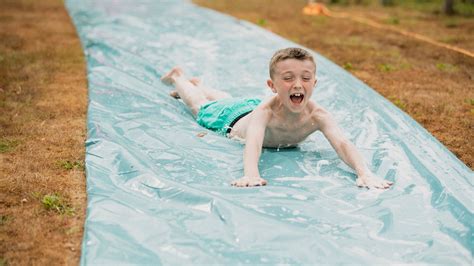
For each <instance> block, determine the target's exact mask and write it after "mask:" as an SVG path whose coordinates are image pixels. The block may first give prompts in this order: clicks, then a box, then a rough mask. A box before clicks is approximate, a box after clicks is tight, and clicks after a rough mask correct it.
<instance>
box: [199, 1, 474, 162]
mask: <svg viewBox="0 0 474 266" xmlns="http://www.w3.org/2000/svg"><path fill="white" fill-rule="evenodd" d="M194 2H195V3H197V4H199V5H202V6H205V7H208V8H212V9H215V10H218V11H220V12H223V13H228V14H230V15H232V16H234V17H237V18H240V19H244V20H247V21H250V22H252V23H255V24H257V25H260V26H261V27H263V28H266V29H267V30H270V31H273V32H275V33H277V34H279V35H281V36H284V37H285V38H287V39H290V40H293V41H295V42H297V43H299V44H302V45H304V46H306V47H309V48H311V49H313V50H315V51H317V52H318V53H320V54H322V55H323V56H325V57H327V58H329V59H330V60H332V61H333V62H335V63H336V64H338V65H340V66H342V67H344V68H345V69H346V70H348V71H350V72H351V73H352V74H354V75H355V76H356V77H358V78H359V79H361V80H363V81H364V82H365V83H367V84H368V85H369V86H370V87H372V88H374V89H375V90H376V91H378V92H379V93H380V94H382V95H383V96H384V97H385V98H387V99H389V100H391V101H392V102H393V103H394V104H395V105H397V106H398V107H399V108H400V109H402V110H403V111H405V112H406V113H408V114H409V115H410V116H411V117H413V118H414V119H415V120H416V121H418V122H419V123H420V124H421V125H422V126H423V127H425V128H426V129H427V130H428V131H429V132H430V133H431V134H432V135H434V136H435V137H436V138H437V139H438V140H440V141H441V142H442V143H443V144H444V145H445V146H446V147H447V148H448V149H449V150H451V151H452V152H453V153H454V154H455V155H456V156H457V157H458V158H459V159H461V160H462V161H463V162H464V163H465V164H466V165H468V166H469V167H470V168H471V169H473V168H474V155H473V152H472V147H474V58H472V57H469V56H466V55H464V54H461V53H458V52H454V51H451V50H448V49H445V48H442V47H438V46H435V45H433V44H430V43H426V42H423V41H419V40H416V39H413V38H410V37H407V36H404V35H402V34H399V33H397V32H393V31H387V30H383V29H378V28H375V27H372V26H369V25H366V24H363V23H359V22H355V21H354V20H351V19H342V18H339V19H338V18H330V17H325V16H306V15H303V14H302V9H303V7H304V6H305V5H306V3H307V1H304V0H300V1H297V0H294V1H284V0H268V1H260V0H220V1H213V0H195V1H194ZM364 2H366V3H367V2H370V1H364ZM372 2H375V1H372ZM329 9H330V10H331V11H333V12H344V13H348V14H350V15H351V16H358V17H362V18H366V19H371V20H373V21H374V22H376V23H379V24H384V25H387V26H390V27H397V28H400V29H403V30H407V31H410V32H414V33H417V34H422V35H423V36H426V37H429V38H431V39H433V40H435V41H438V42H442V43H446V44H449V45H454V46H457V47H460V48H462V49H466V50H468V51H470V52H471V53H472V52H474V34H473V33H474V20H473V19H472V18H471V17H466V16H451V17H448V16H442V15H439V14H434V13H432V12H427V11H415V10H411V9H407V8H406V7H390V8H385V7H381V6H378V5H376V4H371V5H368V6H367V5H365V6H364V5H330V6H329Z"/></svg>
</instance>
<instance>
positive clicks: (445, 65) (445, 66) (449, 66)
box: [436, 63, 458, 72]
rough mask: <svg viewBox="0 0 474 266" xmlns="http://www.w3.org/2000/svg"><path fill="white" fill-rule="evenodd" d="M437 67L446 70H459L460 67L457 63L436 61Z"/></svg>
mask: <svg viewBox="0 0 474 266" xmlns="http://www.w3.org/2000/svg"><path fill="white" fill-rule="evenodd" d="M436 68H437V69H439V70H441V71H446V72H455V71H457V70H458V68H457V67H456V66H455V65H452V64H449V63H436Z"/></svg>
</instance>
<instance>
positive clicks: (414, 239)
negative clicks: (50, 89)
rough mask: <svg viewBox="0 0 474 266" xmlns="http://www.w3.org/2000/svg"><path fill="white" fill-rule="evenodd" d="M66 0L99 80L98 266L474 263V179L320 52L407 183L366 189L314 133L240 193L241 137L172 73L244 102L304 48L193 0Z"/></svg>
mask: <svg viewBox="0 0 474 266" xmlns="http://www.w3.org/2000/svg"><path fill="white" fill-rule="evenodd" d="M66 5H67V8H68V10H69V13H70V15H71V17H72V18H73V21H74V23H75V25H76V27H77V30H78V34H79V35H80V38H81V41H82V45H83V48H84V52H85V55H86V57H87V65H88V80H89V108H88V121H87V124H88V136H87V141H86V168H87V193H88V207H87V217H86V223H85V233H84V239H83V246H82V257H81V263H82V264H83V265H88V264H111V265H113V264H122V263H132V264H145V263H146V264H165V265H169V264H171V265H183V264H190V263H200V264H209V263H220V264H245V263H250V264H314V263H331V264H338V263H342V264H344V263H346V264H347V263H350V264H363V265H365V264H385V263H438V264H446V265H448V264H451V265H452V264H458V265H459V264H461V265H470V264H472V261H473V260H472V258H473V246H474V241H473V239H474V236H473V217H474V216H473V208H474V206H473V205H474V204H473V199H472V195H474V193H473V192H474V188H473V172H472V171H471V170H470V169H469V168H467V167H466V166H465V165H464V164H463V163H462V162H460V161H459V160H458V159H457V158H456V157H455V156H454V155H453V154H452V153H450V152H449V151H448V150H447V149H446V148H445V147H444V146H442V145H441V144H440V143H439V142H438V141H437V140H435V139H434V138H433V137H432V136H431V135H430V134H429V133H427V131H426V130H424V129H423V128H422V127H421V126H420V125H418V124H417V123H416V122H415V121H414V120H412V119H411V118H409V117H408V116H407V115H406V114H405V113H403V112H401V111H400V110H398V109H397V108H396V107H395V106H393V105H392V104H391V103H390V102H388V101H387V100H385V99H384V98H383V97H381V96H380V95H379V94H377V93H376V92H374V91H373V90H372V89H371V88H369V87H368V86H367V85H365V84H364V83H362V82H361V81H359V80H358V79H356V78H355V77H353V76H351V75H350V74H349V73H347V72H346V71H344V70H343V69H341V68H340V67H338V66H337V65H335V64H334V63H332V62H330V61H329V60H328V59H326V58H324V57H322V56H320V55H318V54H317V53H314V55H315V56H316V59H317V63H318V70H317V75H318V78H319V83H318V86H317V89H316V90H315V93H314V95H313V98H314V100H316V101H317V102H318V103H320V104H321V105H323V106H324V107H325V108H327V109H328V110H330V111H331V112H332V113H333V115H334V116H335V117H336V119H337V121H338V123H339V125H340V126H341V127H342V128H343V130H344V131H345V133H346V135H347V136H348V137H349V139H350V140H352V141H353V142H354V143H355V145H356V146H357V147H358V149H359V150H360V151H361V153H362V154H363V156H364V157H365V159H366V161H367V162H368V163H369V165H370V168H371V169H372V170H373V171H374V172H375V173H376V174H377V175H378V176H380V177H382V178H385V179H388V180H391V181H394V182H395V184H394V186H393V187H392V188H391V189H390V190H387V191H381V190H367V189H362V188H358V187H357V186H356V185H355V178H356V176H355V174H354V172H353V171H352V170H351V169H350V168H349V167H347V166H346V165H344V163H343V162H342V161H341V160H340V159H339V158H338V156H337V154H336V153H335V151H334V150H333V149H332V148H331V146H330V145H329V143H328V142H327V141H326V140H325V139H324V137H323V136H322V134H320V133H315V134H313V135H311V136H310V137H309V138H308V139H307V140H306V141H304V142H303V143H302V144H301V145H300V146H299V147H298V148H295V149H280V150H278V149H265V150H264V151H263V153H262V157H261V161H260V170H261V173H262V175H263V177H264V178H265V179H267V180H268V182H269V184H268V185H267V186H266V187H256V188H244V189H239V188H234V187H231V186H230V182H231V181H232V180H234V179H236V178H239V177H241V176H242V174H243V166H242V151H243V146H242V144H241V143H239V142H237V141H234V140H230V139H227V138H224V137H222V136H220V135H217V134H216V133H214V132H210V131H207V130H206V129H204V128H202V127H200V126H199V125H197V124H196V123H195V121H194V119H193V117H192V115H191V113H190V112H189V111H188V110H187V109H186V107H185V105H184V104H183V103H182V102H181V101H179V100H175V99H173V98H171V97H169V95H168V93H169V91H170V87H167V86H165V85H164V84H162V83H161V82H160V80H159V78H160V77H161V76H162V75H163V74H164V73H165V72H166V71H168V70H169V69H170V68H171V67H173V66H175V65H180V66H182V67H183V68H184V70H185V71H186V72H187V73H189V74H190V75H195V76H200V77H201V78H202V79H203V82H204V83H206V84H207V85H209V86H211V87H214V88H219V89H222V90H226V91H228V92H230V93H231V94H232V95H233V96H252V97H254V96H257V97H262V98H265V97H268V95H270V94H271V92H270V90H269V89H268V88H266V85H265V84H266V83H265V82H266V79H267V77H268V72H267V71H268V70H267V69H268V61H269V59H270V57H271V55H272V54H273V52H274V51H275V50H277V49H280V48H284V47H288V46H296V44H294V43H292V42H290V41H288V40H285V39H283V38H281V37H278V36H276V35H274V34H272V33H270V32H267V31H265V30H263V29H261V28H258V27H256V26H254V25H252V24H250V23H247V22H244V21H240V20H237V19H235V18H231V17H229V16H226V15H222V14H219V13H216V12H214V11H211V10H207V9H203V8H200V7H197V6H195V5H193V4H192V3H189V2H185V1H164V0H155V1H153V0H140V1H125V0H101V1H92V0H67V1H66ZM309 34H310V33H309ZM202 132H206V133H207V134H206V135H205V136H201V135H200V134H199V133H202ZM198 135H199V136H198Z"/></svg>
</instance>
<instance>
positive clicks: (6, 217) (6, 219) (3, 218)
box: [0, 215, 10, 226]
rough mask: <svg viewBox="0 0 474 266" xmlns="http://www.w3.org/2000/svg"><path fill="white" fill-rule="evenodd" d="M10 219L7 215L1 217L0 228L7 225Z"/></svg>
mask: <svg viewBox="0 0 474 266" xmlns="http://www.w3.org/2000/svg"><path fill="white" fill-rule="evenodd" d="M9 219H10V217H9V216H7V215H0V226H2V225H5V224H6V223H7V222H8V220H9Z"/></svg>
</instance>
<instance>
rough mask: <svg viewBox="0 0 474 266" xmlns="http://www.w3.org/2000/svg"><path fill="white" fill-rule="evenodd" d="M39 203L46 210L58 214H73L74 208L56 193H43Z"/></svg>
mask: <svg viewBox="0 0 474 266" xmlns="http://www.w3.org/2000/svg"><path fill="white" fill-rule="evenodd" d="M41 203H42V204H43V207H44V208H45V209H46V210H47V211H54V212H56V213H58V214H65V215H69V216H72V215H74V214H75V210H74V208H73V207H71V205H70V204H69V203H68V202H67V201H66V200H65V199H64V198H63V197H62V196H61V195H59V194H58V193H53V194H47V195H44V196H43V198H42V199H41Z"/></svg>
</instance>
